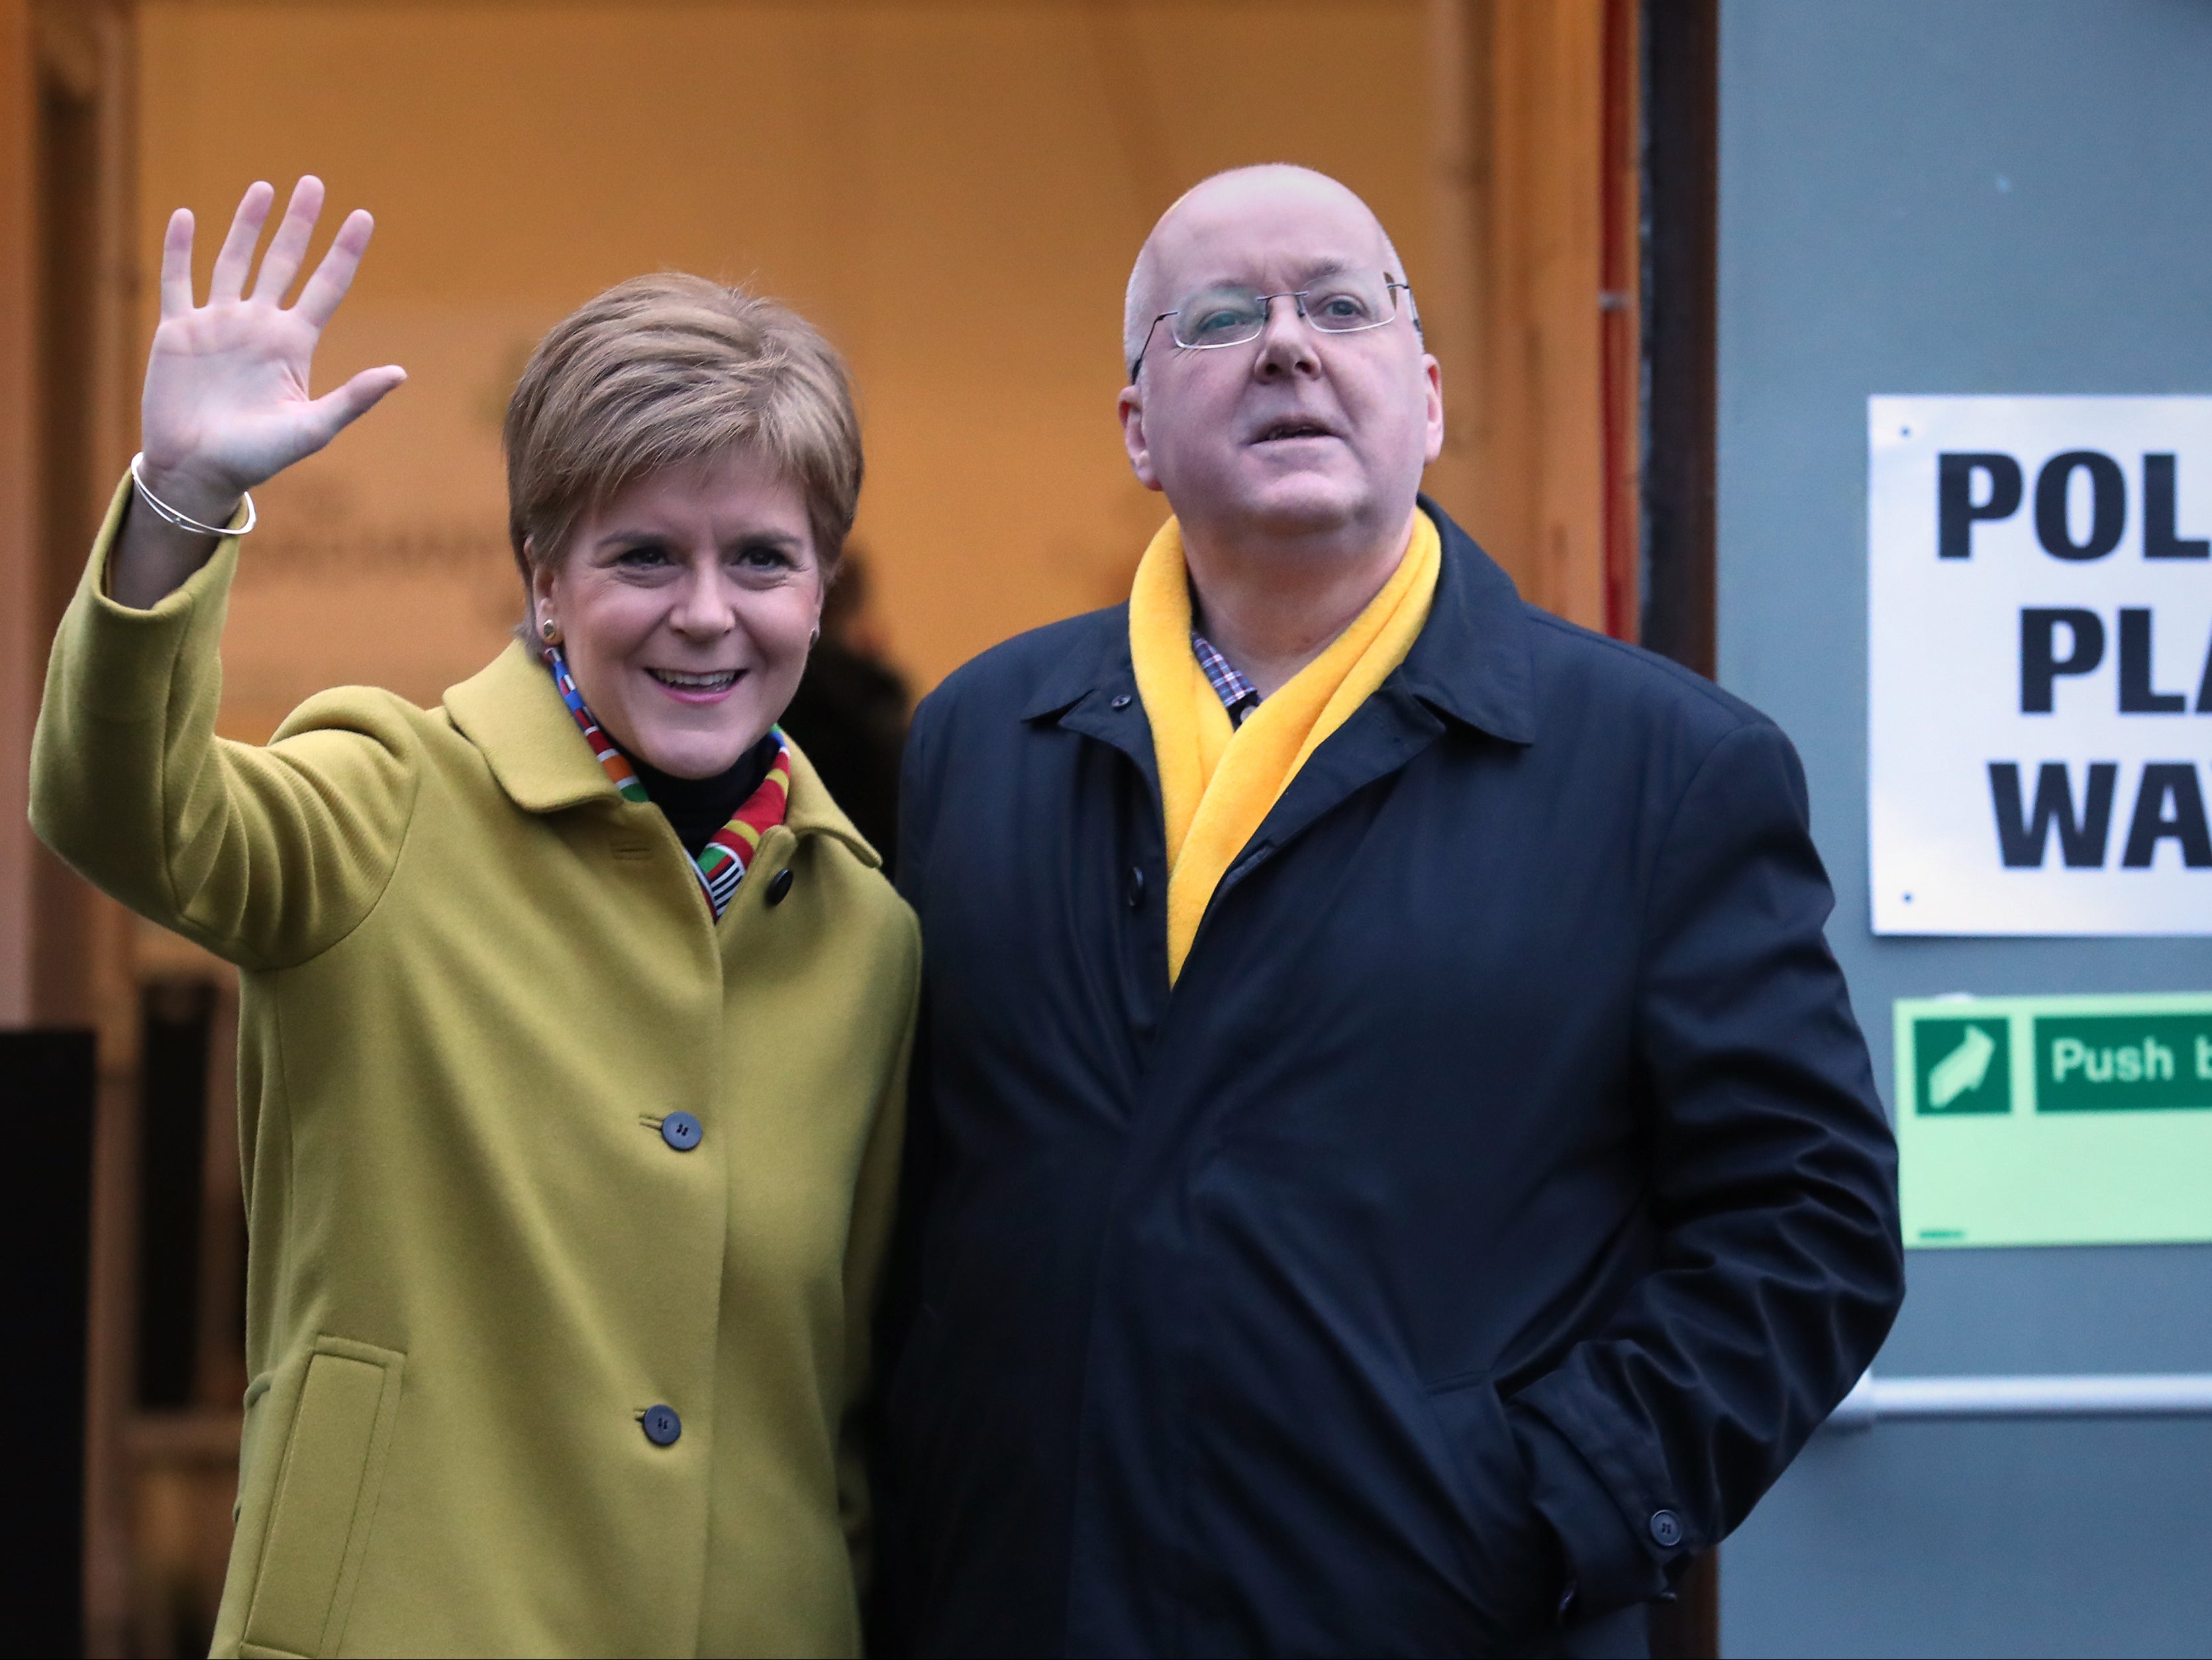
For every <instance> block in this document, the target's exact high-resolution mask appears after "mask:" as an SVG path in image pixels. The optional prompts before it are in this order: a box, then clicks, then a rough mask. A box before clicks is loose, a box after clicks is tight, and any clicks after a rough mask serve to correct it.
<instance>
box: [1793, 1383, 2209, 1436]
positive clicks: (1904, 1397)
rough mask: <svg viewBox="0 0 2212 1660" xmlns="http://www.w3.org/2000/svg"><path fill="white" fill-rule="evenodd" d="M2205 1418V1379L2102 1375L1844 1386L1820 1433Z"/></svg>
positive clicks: (2207, 1406) (2206, 1397)
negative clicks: (1903, 1424) (1913, 1425)
mask: <svg viewBox="0 0 2212 1660" xmlns="http://www.w3.org/2000/svg"><path fill="white" fill-rule="evenodd" d="M2206 1416H2212V1373H2207V1372H2110V1373H2090V1374H2087V1375H2084V1376H2078V1377H2058V1376H2053V1377H1875V1375H1874V1374H1873V1373H1872V1372H1871V1371H1869V1372H1868V1373H1867V1374H1866V1375H1865V1376H1864V1377H1861V1378H1860V1379H1859V1381H1858V1382H1857V1383H1855V1384H1853V1385H1852V1386H1851V1392H1850V1394H1849V1395H1845V1396H1844V1399H1843V1402H1842V1404H1841V1405H1839V1406H1838V1407H1837V1408H1836V1410H1835V1411H1834V1412H1833V1413H1832V1414H1830V1416H1829V1419H1828V1424H1827V1426H1828V1427H1829V1428H1830V1429H1837V1430H1866V1429H1872V1428H1873V1427H1874V1426H1875V1425H1876V1424H1878V1423H1881V1422H1884V1421H1886V1420H1896V1421H1912V1420H1920V1421H1925V1420H1930V1419H1938V1418H1951V1419H1961V1418H1963V1419H1984V1420H1990V1419H2018V1418H2197V1417H2206Z"/></svg>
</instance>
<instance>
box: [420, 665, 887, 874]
mask: <svg viewBox="0 0 2212 1660" xmlns="http://www.w3.org/2000/svg"><path fill="white" fill-rule="evenodd" d="M446 713H447V714H449V715H451V716H452V717H453V725H454V726H455V727H459V729H460V732H461V734H462V736H464V737H465V738H466V739H468V740H469V741H470V742H471V744H474V745H476V746H477V751H478V752H479V753H480V754H482V755H483V757H484V762H485V764H487V765H488V766H489V767H490V768H491V772H492V776H493V777H494V778H495V779H497V780H498V781H499V787H500V788H501V789H502V790H504V791H506V792H507V799H508V800H511V801H513V803H514V805H515V806H518V807H520V808H521V809H522V810H523V811H524V812H561V811H562V810H563V809H565V808H568V807H577V806H583V805H585V804H586V802H592V801H608V802H611V803H613V804H614V805H616V806H628V805H630V804H629V803H625V802H624V801H623V798H622V794H621V792H620V791H618V790H617V789H616V788H615V787H614V781H612V780H611V779H610V778H609V777H608V776H607V775H606V771H605V769H604V768H602V767H601V766H600V765H599V757H597V756H595V755H593V754H592V746H591V745H589V744H586V742H585V741H584V737H583V734H582V733H580V732H578V731H577V730H576V722H575V719H574V716H572V715H571V714H569V713H568V705H566V704H565V703H563V702H562V701H561V694H560V692H559V690H557V689H556V687H555V686H554V684H553V677H552V676H551V675H550V674H548V673H547V672H545V665H544V662H543V661H541V660H539V658H538V654H537V653H536V652H534V651H532V649H531V648H529V647H528V646H527V645H526V644H524V643H523V642H521V641H520V640H517V641H514V642H511V643H510V644H509V645H508V647H507V649H506V650H505V651H503V652H501V653H500V654H499V655H498V656H497V657H495V658H494V659H493V660H491V662H490V663H489V665H488V666H485V667H484V668H483V669H482V670H481V671H479V672H477V673H476V674H474V675H472V676H471V677H470V678H468V679H466V680H464V681H462V682H461V683H460V684H459V685H457V686H453V687H450V688H448V689H447V692H446ZM783 822H784V824H785V826H786V827H787V829H789V830H791V832H792V833H793V835H795V836H810V835H816V834H820V835H825V836H835V837H836V839H837V840H839V841H841V842H844V843H845V844H846V845H847V846H848V847H850V848H852V849H853V851H854V854H857V855H859V857H860V862H861V863H863V864H864V865H866V866H869V867H870V868H871V869H873V868H876V867H877V866H880V865H881V864H882V863H883V860H882V859H881V857H880V856H879V855H878V854H877V852H876V850H875V849H874V848H872V847H870V846H869V845H868V842H867V840H866V837H864V836H862V835H861V834H860V831H859V830H855V829H854V828H853V821H852V820H851V819H849V818H846V817H845V815H844V813H843V812H842V811H841V810H840V809H839V807H838V806H837V804H836V801H834V800H831V799H830V795H829V791H828V789H826V788H825V787H823V782H822V775H821V774H819V773H817V771H815V769H814V765H813V763H811V762H810V761H809V760H808V759H807V758H806V757H805V755H804V754H803V753H801V751H800V750H799V745H797V744H796V743H793V744H792V745H791V789H790V794H789V798H788V804H787V806H786V808H785V811H784V816H783Z"/></svg>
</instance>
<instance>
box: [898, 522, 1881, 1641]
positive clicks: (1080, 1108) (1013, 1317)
mask: <svg viewBox="0 0 2212 1660" xmlns="http://www.w3.org/2000/svg"><path fill="white" fill-rule="evenodd" d="M1424 507H1425V508H1427V510H1428V511H1429V512H1430V513H1431V516H1432V517H1434V518H1436V519H1437V521H1438V523H1439V525H1440V526H1442V528H1443V536H1444V552H1443V575H1442V577H1441V579H1440V581H1439V583H1438V587H1437V596H1436V601H1435V604H1434V606H1433V608H1432V610H1431V614H1430V617H1429V621H1428V623H1427V625H1426V627H1425V629H1424V630H1423V632H1422V634H1421V636H1420V638H1419V641H1418V642H1416V643H1415V645H1414V648H1413V651H1412V653H1411V654H1410V655H1408V657H1407V660H1406V661H1405V662H1404V664H1403V665H1401V666H1400V668H1399V669H1398V670H1397V671H1396V672H1395V673H1393V674H1392V675H1391V676H1390V678H1389V679H1388V680H1387V681H1385V682H1384V684H1383V687H1382V689H1381V690H1379V691H1377V692H1376V695H1375V696H1373V697H1372V698H1370V700H1369V701H1368V702H1367V703H1366V704H1365V705H1364V706H1363V707H1362V708H1360V709H1359V710H1358V712H1357V713H1355V714H1353V716H1352V719H1351V720H1350V721H1347V722H1346V724H1345V726H1344V727H1342V728H1341V729H1340V730H1339V731H1338V732H1337V733H1335V734H1334V736H1332V737H1331V738H1330V739H1328V742H1327V743H1325V744H1324V745H1322V746H1321V748H1320V749H1319V750H1318V751H1316V753H1315V754H1314V756H1313V757H1312V758H1311V759H1310V760H1309V761H1308V763H1307V764H1306V766H1305V767H1304V769H1303V770H1302V771H1301V772H1300V773H1299V774H1298V775H1297V778H1296V779H1295V780H1294V781H1292V782H1291V786H1290V787H1289V789H1288V790H1287V791H1286V792H1285V794H1284V796H1283V798H1282V800H1280V801H1279V802H1278V803H1277V805H1276V806H1275V807H1274V809H1273V812H1271V813H1270V814H1269V815H1268V817H1267V820H1266V822H1265V823H1264V824H1261V828H1260V830H1258V832H1257V833H1256V834H1255V836H1254V837H1253V840H1252V842H1251V844H1250V845H1249V847H1248V848H1246V849H1245V850H1244V852H1243V854H1242V856H1240V857H1239V858H1238V859H1237V861H1236V863H1235V864H1234V865H1233V866H1231V869H1230V871H1229V873H1228V874H1227V875H1226V876H1225V878H1224V879H1223V880H1222V882H1221V885H1220V886H1219V888H1218V890H1217V891H1216V892H1215V894H1214V896H1213V899H1212V905H1211V908H1210V909H1209V910H1208V911H1207V913H1206V917H1205V920H1204V921H1203V922H1202V924H1201V925H1200V929H1199V932H1198V935H1197V938H1196V940H1195V942H1194V946H1193V947H1192V950H1191V952H1190V956H1189V958H1188V963H1187V964H1186V965H1185V967H1184V970H1183V972H1182V977H1181V979H1180V980H1179V981H1178V982H1177V983H1176V986H1175V987H1174V988H1173V990H1172V991H1170V988H1169V985H1168V979H1167V941H1166V934H1165V904H1164V899H1165V896H1166V892H1167V868H1166V854H1165V848H1164V834H1163V830H1162V825H1161V812H1160V804H1159V791H1158V777H1157V773H1156V771H1155V768H1154V763H1153V758H1152V739H1151V733H1150V730H1149V728H1148V727H1147V725H1146V720H1145V713H1144V706H1143V704H1142V702H1140V701H1139V699H1138V697H1137V687H1136V681H1135V678H1134V676H1133V672H1132V671H1131V668H1130V662H1129V648H1128V637H1127V611H1126V609H1125V608H1119V607H1117V608H1116V609H1115V610H1112V611H1100V612H1097V613H1094V614H1092V615H1091V616H1086V617H1076V618H1073V620H1071V621H1068V622H1065V623H1056V624H1054V625H1053V626H1052V627H1049V628H1045V629H1038V630H1036V632H1034V633H1031V634H1027V635H1023V636H1021V637H1020V638H1018V639H1016V640H1013V641H1011V642H1008V643H1006V645H1003V646H1001V647H999V648H997V649H995V650H994V651H991V652H989V653H987V654H985V655H984V656H982V657H981V658H979V659H977V660H975V662H973V663H970V664H969V665H968V666H966V667H964V668H963V669H961V670H960V671H959V672H957V673H956V674H954V675H953V676H952V677H951V678H950V679H948V680H947V681H946V682H945V684H944V685H943V686H941V687H940V688H939V690H937V692H936V693H935V694H934V695H933V696H931V697H930V698H929V699H928V700H927V702H925V703H924V704H923V705H922V707H921V711H920V712H919V714H918V715H917V717H916V720H915V727H914V734H913V737H912V739H911V741H910V743H909V746H908V753H907V763H906V775H905V781H904V785H903V803H904V805H903V807H902V814H903V818H902V825H903V828H902V836H901V851H900V854H899V872H900V886H901V888H902V890H903V891H904V892H905V894H906V896H907V897H908V899H909V900H910V901H911V902H912V903H913V904H914V906H915V909H916V910H917V911H918V912H919V913H920V914H921V927H922V933H923V938H924V941H925V959H926V968H925V986H926V989H925V994H924V996H925V1005H924V1008H925V1012H924V1016H923V1020H922V1030H921V1037H920V1042H919V1048H918V1050H917V1054H916V1056H915V1093H914V1098H913V1107H912V1115H911V1120H910V1126H909V1136H910V1161H909V1165H908V1189H907V1199H906V1206H907V1209H906V1243H905V1245H904V1247H903V1250H902V1260H901V1261H900V1262H897V1263H896V1264H895V1269H894V1272H895V1274H902V1276H903V1283H902V1284H898V1283H896V1281H895V1286H894V1292H893V1296H892V1299H891V1306H890V1312H889V1314H888V1315H887V1318H886V1332H885V1344H886V1348H887V1351H888V1352H887V1354H886V1363H887V1369H888V1383H887V1386H886V1389H887V1392H886V1396H885V1399H884V1408H883V1411H884V1424H883V1436H884V1441H883V1446H882V1456H881V1459H880V1467H881V1475H880V1500H881V1505H882V1512H883V1539H882V1550H883V1563H882V1573H883V1585H882V1598H883V1600H882V1602H881V1603H880V1604H879V1624H878V1638H879V1639H880V1640H882V1641H883V1642H884V1644H885V1645H886V1646H889V1647H891V1648H894V1649H899V1650H905V1651H913V1652H918V1653H952V1654H1015V1653H1029V1654H1059V1653H1066V1654H1099V1655H1111V1654H1122V1655H1138V1654H1291V1653H1297V1654H1318V1653H1332V1652H1333V1653H1352V1652H1357V1653H1364V1654H1383V1653H1402V1654H1455V1653H1469V1652H1485V1651H1498V1650H1504V1649H1534V1650H1535V1651H1543V1650H1544V1649H1546V1648H1547V1647H1552V1648H1557V1647H1558V1646H1559V1645H1563V1644H1564V1645H1566V1646H1567V1647H1568V1648H1570V1649H1572V1648H1573V1647H1574V1644H1573V1641H1572V1639H1571V1635H1563V1634H1561V1633H1559V1632H1558V1631H1556V1630H1554V1629H1553V1627H1554V1626H1555V1625H1556V1623H1557V1621H1558V1619H1559V1614H1558V1610H1559V1604H1560V1602H1561V1599H1562V1596H1563V1595H1565V1594H1566V1593H1568V1592H1569V1590H1570V1589H1571V1590H1572V1593H1573V1604H1572V1609H1571V1616H1570V1617H1571V1618H1575V1617H1579V1618H1589V1617H1590V1616H1593V1615H1603V1614H1606V1613H1607V1611H1609V1610H1617V1609H1623V1608H1630V1607H1632V1606H1633V1605H1635V1604H1637V1603H1638V1602H1641V1601H1642V1600H1644V1599H1646V1598H1649V1597H1651V1596H1656V1595H1657V1594H1659V1593H1660V1592H1662V1590H1664V1589H1665V1587H1666V1584H1667V1582H1668V1573H1669V1572H1670V1570H1671V1569H1674V1568H1675V1567H1678V1566H1680V1564H1681V1563H1682V1562H1683V1561H1684V1560H1685V1559H1686V1557H1687V1556H1688V1554H1691V1553H1693V1552H1695V1551H1698V1550H1699V1549H1701V1548H1705V1547H1707V1546H1710V1545H1712V1544H1714V1543H1715V1542H1716V1541H1718V1540H1719V1539H1720V1538H1721V1537H1722V1536H1723V1535H1724V1534H1726V1533H1727V1532H1728V1531H1729V1529H1732V1528H1734V1527H1735V1525H1736V1524H1737V1523H1739V1522H1741V1520H1742V1519H1743V1517H1744V1516H1745V1515H1746V1514H1747V1512H1748V1511H1750V1509H1751V1507H1752V1505H1753V1503H1755V1502H1756V1501H1757V1500H1758V1499H1759V1496H1760V1495H1761V1494H1762V1493H1765V1490H1766V1488H1767V1487H1768V1486H1769V1485H1770V1484H1771V1482H1772V1481H1774V1480H1775V1478H1776V1477H1777V1476H1778V1475H1780V1474H1781V1473H1782V1471H1783V1469H1784V1467H1785V1466H1787V1465H1788V1463H1789V1462H1790V1459H1791V1458H1792V1457H1793V1456H1795V1455H1796V1451H1797V1450H1798V1448H1799V1447H1800V1446H1801V1445H1802V1444H1803V1442H1804V1441H1805V1439H1806V1438H1807V1437H1808V1435H1810V1434H1811V1433H1812V1432H1813V1431H1814V1428H1815V1427H1816V1426H1818V1425H1819V1424H1820V1421H1821V1420H1822V1419H1823V1418H1824V1417H1826V1414H1827V1413H1828V1411H1829V1410H1830V1408H1832V1407H1833V1406H1834V1404H1835V1403H1836V1402H1837V1401H1838V1400H1839V1399H1840V1398H1841V1397H1842V1395H1844V1391H1845V1390H1846V1389H1848V1388H1849V1387H1850V1384H1851V1383H1852V1381H1853V1380H1854V1379H1855V1378H1857V1376H1858V1375H1859V1372H1860V1371H1861V1370H1862V1369H1863V1367H1864V1366H1865V1365H1866V1364H1867V1363H1868V1361H1869V1359H1871V1358H1872V1356H1873V1354H1874V1353H1875V1349H1876V1348H1877V1347H1879V1345H1880V1343H1881V1339H1882V1337H1883V1336H1884V1335H1885V1334H1886V1333H1887V1330H1888V1328H1889V1323H1890V1321H1891V1319H1892V1317H1893V1315H1894V1313H1895V1310H1896V1308H1897V1305H1898V1303H1899V1298H1900V1296H1901V1294H1902V1262H1903V1257H1902V1253H1901V1250H1900V1246H1899V1237H1898V1219H1897V1207H1896V1182H1895V1152H1894V1147H1893V1142H1892V1140H1891V1137H1890V1134H1889V1130H1888V1128H1887V1125H1886V1123H1885V1122H1884V1119H1883V1116H1882V1112H1881V1106H1880V1104H1879V1103H1878V1101H1877V1099H1876V1097H1875V1088H1874V1080H1873V1077H1872V1074H1871V1071H1870V1068H1869V1062H1868V1057H1867V1051H1866V1046H1865V1043H1864V1042H1863V1039H1862V1037H1861V1036H1860V1033H1859V1030H1858V1028H1857V1025H1856V1024H1855V1023H1854V1021H1853V1018H1852V1015H1851V1011H1850V1003H1849V1000H1848V999H1847V997H1846V995H1845V992H1844V982H1843V977H1842V975H1841V974H1840V972H1839V971H1838V968H1837V966H1836V963H1835V960H1834V958H1832V955H1831V954H1830V952H1829V950H1828V947H1827V946H1826V942H1825V940H1824V939H1823V938H1822V935H1821V927H1822V924H1823V922H1824V921H1825V920H1826V917H1827V915H1828V913H1829V910H1830V909H1831V906H1832V898H1831V896H1830V892H1829V888H1828V884H1827V879H1826V875H1825V873H1823V871H1822V869H1821V866H1820V859H1819V856H1818V855H1817V854H1815V853H1814V848H1813V843H1812V841H1811V838H1810V836H1809V835H1808V828H1807V809H1806V799H1805V786H1804V779H1803V775H1802V771H1801V770H1800V768H1799V766H1798V763H1797V759H1796V754H1795V752H1794V751H1792V749H1791V747H1790V743H1789V741H1788V740H1787V739H1785V738H1784V736H1783V735H1782V733H1780V731H1778V729H1777V728H1776V727H1774V726H1773V724H1772V723H1771V722H1770V721H1767V720H1766V719H1765V717H1763V716H1761V715H1760V714H1758V713H1757V712H1756V711H1755V710H1753V709H1752V708H1748V707H1747V706H1746V705H1745V704H1743V703H1741V702H1738V701H1737V700H1736V699H1735V698H1733V697H1730V696H1728V695H1727V694H1726V693H1724V692H1723V691H1721V690H1717V688H1715V687H1714V686H1712V685H1711V684H1709V683H1707V682H1705V681H1704V680H1702V679H1700V678H1698V677H1697V676H1695V675H1693V674H1691V673H1689V672H1686V671H1685V670H1682V669H1680V668H1678V667H1676V666H1674V665H1672V664H1670V663H1668V662H1666V661H1664V660H1661V659H1659V658H1656V657H1655V656H1652V655H1651V654H1649V653H1646V652H1643V651H1640V650H1638V649H1636V648H1632V647H1629V646H1625V645H1622V644H1620V643H1618V642H1614V641H1611V640H1607V639H1605V638H1602V637H1601V636H1599V635H1593V634H1590V633H1589V632H1587V631H1586V630H1583V629H1578V628H1575V627H1573V626H1571V625H1570V624H1568V623H1563V622H1561V621H1559V619H1558V618H1556V617H1551V616H1549V615H1547V614H1546V613H1545V612H1543V611H1539V610H1536V609H1535V608H1534V607H1533V606H1530V605H1525V604H1523V603H1522V600H1521V599H1520V598H1519V596H1518V595H1517V594H1516V593H1515V591H1514V588H1513V585H1512V583H1511V581H1510V579H1509V578H1508V577H1507V576H1506V575H1505V574H1504V572H1503V571H1501V570H1500V569H1498V567H1497V566H1496V565H1495V564H1493V563H1492V562H1491V560H1490V559H1489V558H1488V557H1487V556H1486V555H1485V554H1484V553H1483V552H1482V550H1480V548H1478V547H1476V546H1475V544H1474V543H1473V542H1472V541H1471V540H1469V539H1468V537H1467V536H1466V534H1465V533H1464V532H1462V531H1461V530H1459V528H1458V527H1457V526H1454V525H1452V524H1451V523H1450V522H1449V520H1447V519H1445V518H1444V517H1443V514H1441V513H1439V512H1437V510H1436V509H1435V508H1433V506H1431V505H1430V504H1428V503H1426V502H1424ZM1637 1618H1638V1620H1640V1618H1641V1615H1640V1613H1639V1614H1638V1615H1637ZM1616 1623H1617V1622H1616Z"/></svg>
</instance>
